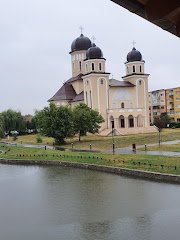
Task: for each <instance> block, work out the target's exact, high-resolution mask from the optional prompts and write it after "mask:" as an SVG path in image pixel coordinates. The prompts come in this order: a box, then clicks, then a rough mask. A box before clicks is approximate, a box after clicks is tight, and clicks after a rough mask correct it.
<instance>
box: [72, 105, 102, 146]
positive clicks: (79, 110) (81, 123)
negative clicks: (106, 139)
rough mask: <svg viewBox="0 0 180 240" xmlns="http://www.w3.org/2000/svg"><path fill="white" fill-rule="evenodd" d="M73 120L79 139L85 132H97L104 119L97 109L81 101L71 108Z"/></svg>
mask: <svg viewBox="0 0 180 240" xmlns="http://www.w3.org/2000/svg"><path fill="white" fill-rule="evenodd" d="M73 122H74V131H75V133H77V134H78V135H79V141H80V140H81V136H84V135H86V134H87V132H89V133H97V132H98V130H99V128H100V124H101V123H102V122H104V119H103V117H102V116H101V115H100V114H99V112H98V111H95V110H92V109H91V108H89V107H88V106H87V105H86V104H84V103H81V104H79V105H77V106H76V107H74V109H73Z"/></svg>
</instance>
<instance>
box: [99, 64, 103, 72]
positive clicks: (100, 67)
mask: <svg viewBox="0 0 180 240" xmlns="http://www.w3.org/2000/svg"><path fill="white" fill-rule="evenodd" d="M101 69H102V66H101V63H99V70H100V71H101Z"/></svg>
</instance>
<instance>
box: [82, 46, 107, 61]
mask: <svg viewBox="0 0 180 240" xmlns="http://www.w3.org/2000/svg"><path fill="white" fill-rule="evenodd" d="M86 57H87V59H100V58H103V52H102V51H101V49H100V48H99V47H97V46H96V44H95V43H93V45H92V47H90V48H89V49H88V50H87V52H86Z"/></svg>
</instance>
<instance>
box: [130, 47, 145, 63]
mask: <svg viewBox="0 0 180 240" xmlns="http://www.w3.org/2000/svg"><path fill="white" fill-rule="evenodd" d="M127 61H128V62H136V61H142V55H141V53H140V52H139V51H138V50H136V49H135V47H133V49H132V51H130V52H129V53H128V55H127Z"/></svg>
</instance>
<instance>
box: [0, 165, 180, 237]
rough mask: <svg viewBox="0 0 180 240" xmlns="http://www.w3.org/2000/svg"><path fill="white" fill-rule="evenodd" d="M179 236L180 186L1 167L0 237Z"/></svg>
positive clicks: (84, 172) (67, 170)
mask: <svg viewBox="0 0 180 240" xmlns="http://www.w3.org/2000/svg"><path fill="white" fill-rule="evenodd" d="M119 239H120V240H179V239H180V186H179V185H172V184H163V183H155V182H150V181H144V180H138V179H133V178H127V177H121V176H118V175H113V174H107V173H101V172H95V171H90V170H82V169H72V168H62V167H38V166H11V165H0V240H119Z"/></svg>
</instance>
